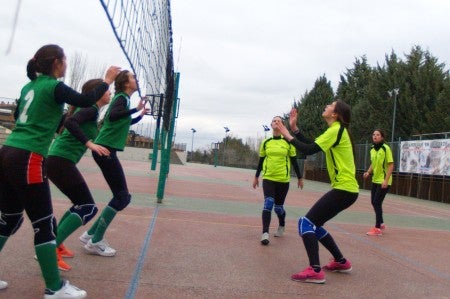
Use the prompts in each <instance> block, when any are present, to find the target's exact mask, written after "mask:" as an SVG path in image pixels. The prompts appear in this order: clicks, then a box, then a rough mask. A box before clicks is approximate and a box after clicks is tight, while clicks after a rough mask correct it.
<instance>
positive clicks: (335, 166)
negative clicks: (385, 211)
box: [315, 121, 359, 193]
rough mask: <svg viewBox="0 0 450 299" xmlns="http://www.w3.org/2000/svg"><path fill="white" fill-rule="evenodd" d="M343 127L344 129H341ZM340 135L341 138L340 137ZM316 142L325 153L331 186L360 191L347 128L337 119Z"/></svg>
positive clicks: (355, 191)
mask: <svg viewBox="0 0 450 299" xmlns="http://www.w3.org/2000/svg"><path fill="white" fill-rule="evenodd" d="M341 128H342V129H341ZM339 135H341V136H340V138H339ZM315 143H316V144H317V145H318V146H319V147H320V148H321V149H322V151H323V152H324V153H325V157H326V162H327V170H328V175H329V177H330V181H331V187H333V188H334V189H339V190H344V191H348V192H352V193H358V192H359V185H358V182H357V181H356V177H355V174H356V167H355V160H354V156H353V148H352V142H351V140H350V136H349V135H348V132H347V129H345V128H344V127H343V126H341V123H340V122H338V121H335V122H334V123H333V124H332V125H331V126H330V127H329V128H328V129H327V130H326V131H325V132H324V133H323V134H322V135H320V136H319V137H317V138H316V140H315Z"/></svg>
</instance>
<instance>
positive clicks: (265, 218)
mask: <svg viewBox="0 0 450 299" xmlns="http://www.w3.org/2000/svg"><path fill="white" fill-rule="evenodd" d="M271 218H272V212H271V211H268V210H263V211H262V229H263V233H267V232H269V226H270V220H271Z"/></svg>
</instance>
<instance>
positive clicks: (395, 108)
mask: <svg viewBox="0 0 450 299" xmlns="http://www.w3.org/2000/svg"><path fill="white" fill-rule="evenodd" d="M399 90H400V89H399V88H394V89H392V90H389V91H388V94H389V96H390V97H392V96H394V112H393V113H392V133H391V144H392V143H393V142H394V135H395V134H394V133H395V115H396V113H395V112H396V110H397V95H398V92H399Z"/></svg>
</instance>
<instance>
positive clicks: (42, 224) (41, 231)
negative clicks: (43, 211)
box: [31, 214, 56, 245]
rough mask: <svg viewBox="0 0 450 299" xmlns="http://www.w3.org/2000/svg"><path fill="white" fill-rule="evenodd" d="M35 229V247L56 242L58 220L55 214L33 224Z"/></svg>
mask: <svg viewBox="0 0 450 299" xmlns="http://www.w3.org/2000/svg"><path fill="white" fill-rule="evenodd" d="M31 225H32V226H33V229H34V245H40V244H44V243H48V242H51V241H55V239H56V234H55V230H56V219H55V217H54V216H53V214H50V215H48V216H47V217H44V218H41V219H38V220H37V221H35V222H33V223H31Z"/></svg>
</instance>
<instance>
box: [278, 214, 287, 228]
mask: <svg viewBox="0 0 450 299" xmlns="http://www.w3.org/2000/svg"><path fill="white" fill-rule="evenodd" d="M278 220H279V224H280V226H285V225H286V212H284V213H283V215H281V216H278Z"/></svg>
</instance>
